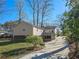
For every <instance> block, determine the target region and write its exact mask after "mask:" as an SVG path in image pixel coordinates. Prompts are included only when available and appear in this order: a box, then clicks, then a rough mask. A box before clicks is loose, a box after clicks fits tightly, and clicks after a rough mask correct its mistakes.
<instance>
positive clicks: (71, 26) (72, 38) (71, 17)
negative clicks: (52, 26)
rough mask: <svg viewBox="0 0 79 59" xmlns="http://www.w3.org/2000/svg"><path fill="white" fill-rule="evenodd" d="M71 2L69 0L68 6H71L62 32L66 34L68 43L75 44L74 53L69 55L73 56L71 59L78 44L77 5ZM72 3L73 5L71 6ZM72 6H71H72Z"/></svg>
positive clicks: (78, 23)
mask: <svg viewBox="0 0 79 59" xmlns="http://www.w3.org/2000/svg"><path fill="white" fill-rule="evenodd" d="M71 1H73V0H69V3H71V4H70V5H69V6H71V9H70V11H68V13H67V15H66V16H65V18H64V21H63V26H64V29H63V30H64V31H65V33H67V35H66V36H67V37H68V38H69V39H68V41H69V42H70V43H75V52H74V53H71V54H73V55H72V57H71V59H73V58H74V57H76V55H77V54H78V49H79V48H78V43H79V4H78V3H75V2H76V1H78V0H76V1H75V2H74V1H73V2H71ZM73 3H74V4H73ZM72 5H73V6H72ZM73 49H74V48H73Z"/></svg>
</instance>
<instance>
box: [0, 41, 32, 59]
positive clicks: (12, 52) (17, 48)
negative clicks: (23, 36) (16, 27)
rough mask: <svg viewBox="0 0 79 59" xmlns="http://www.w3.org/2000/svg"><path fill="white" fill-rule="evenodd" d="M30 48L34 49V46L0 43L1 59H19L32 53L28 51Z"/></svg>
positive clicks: (20, 43)
mask: <svg viewBox="0 0 79 59" xmlns="http://www.w3.org/2000/svg"><path fill="white" fill-rule="evenodd" d="M29 47H32V44H29V43H26V42H17V43H12V42H0V59H15V58H16V59H17V58H19V56H20V57H21V56H22V55H23V54H27V53H30V52H32V51H29V50H27V48H29Z"/></svg>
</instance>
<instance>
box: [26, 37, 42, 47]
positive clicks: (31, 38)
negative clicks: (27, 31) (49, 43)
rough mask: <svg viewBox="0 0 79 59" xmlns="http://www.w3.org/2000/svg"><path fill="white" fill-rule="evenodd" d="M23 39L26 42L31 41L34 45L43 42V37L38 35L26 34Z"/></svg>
mask: <svg viewBox="0 0 79 59" xmlns="http://www.w3.org/2000/svg"><path fill="white" fill-rule="evenodd" d="M25 41H26V42H27V43H31V44H33V45H34V46H35V45H40V44H43V39H42V37H39V36H28V37H27V38H26V39H25Z"/></svg>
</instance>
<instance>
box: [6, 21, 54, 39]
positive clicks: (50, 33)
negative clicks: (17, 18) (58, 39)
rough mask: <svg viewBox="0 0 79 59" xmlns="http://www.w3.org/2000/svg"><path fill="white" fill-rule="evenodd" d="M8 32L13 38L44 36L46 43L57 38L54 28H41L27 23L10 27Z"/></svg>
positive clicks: (23, 22) (22, 22)
mask: <svg viewBox="0 0 79 59" xmlns="http://www.w3.org/2000/svg"><path fill="white" fill-rule="evenodd" d="M8 29H9V30H8ZM7 31H8V32H9V33H10V34H12V35H13V38H23V37H24V38H25V37H26V36H30V35H37V36H42V37H43V38H44V41H47V40H51V39H54V36H55V35H54V28H53V27H52V26H51V27H49V26H48V27H43V28H40V27H37V26H33V25H32V24H30V23H28V22H25V21H21V22H20V23H18V24H17V25H15V24H13V25H9V27H8V26H7ZM45 39H46V40H45Z"/></svg>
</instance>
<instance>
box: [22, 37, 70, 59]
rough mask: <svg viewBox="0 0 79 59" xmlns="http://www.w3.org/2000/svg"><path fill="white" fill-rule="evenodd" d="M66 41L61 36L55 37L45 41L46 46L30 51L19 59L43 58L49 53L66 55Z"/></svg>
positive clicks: (49, 54)
mask: <svg viewBox="0 0 79 59" xmlns="http://www.w3.org/2000/svg"><path fill="white" fill-rule="evenodd" d="M66 43H67V42H66V41H65V40H64V38H63V37H57V38H56V39H55V40H53V41H51V42H48V43H45V45H46V47H45V48H44V49H42V50H40V51H35V52H32V53H30V54H28V55H25V56H23V57H22V58H20V59H43V58H46V57H49V56H51V55H56V54H57V55H62V56H67V55H68V52H69V49H68V45H67V44H66Z"/></svg>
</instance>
